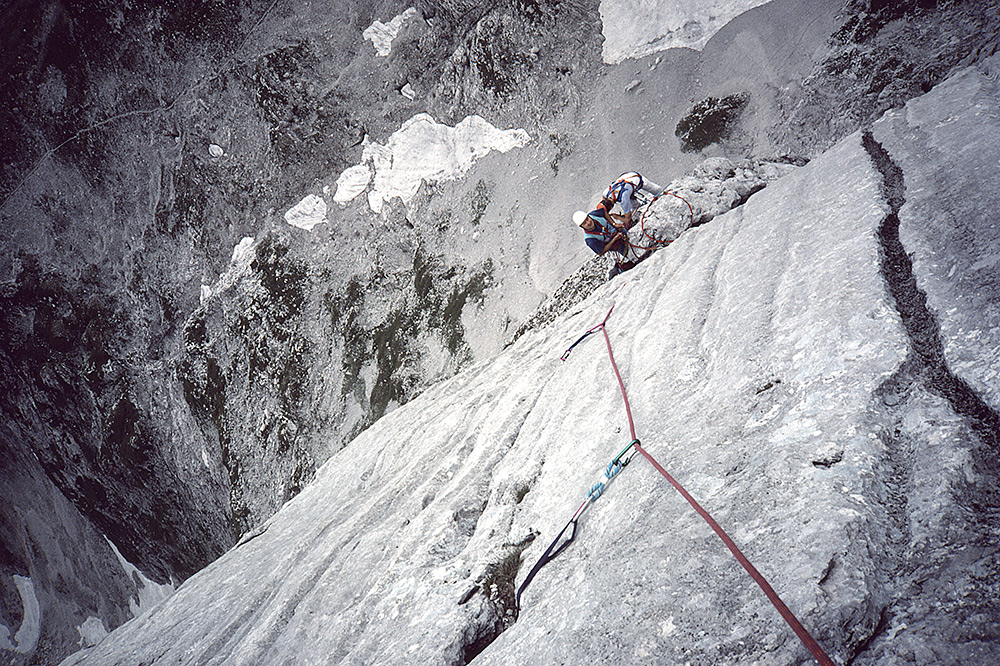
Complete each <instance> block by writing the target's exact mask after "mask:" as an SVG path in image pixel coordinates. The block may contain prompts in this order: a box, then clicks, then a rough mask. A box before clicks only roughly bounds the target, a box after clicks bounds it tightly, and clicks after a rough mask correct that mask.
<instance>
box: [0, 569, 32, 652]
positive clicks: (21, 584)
mask: <svg viewBox="0 0 1000 666" xmlns="http://www.w3.org/2000/svg"><path fill="white" fill-rule="evenodd" d="M14 585H16V586H17V591H18V593H19V594H20V595H21V606H22V608H23V609H24V616H23V619H22V620H21V628H20V629H18V630H17V633H16V634H14V640H13V642H12V641H11V640H10V628H9V627H7V626H6V625H3V624H0V648H2V649H4V650H11V651H13V652H20V653H21V654H28V653H29V652H32V651H33V650H34V649H35V646H36V645H38V637H39V636H41V633H42V622H41V620H42V613H41V608H40V606H39V605H38V597H37V596H35V584H34V583H33V582H32V581H31V578H28V577H27V576H17V575H15V576H14Z"/></svg>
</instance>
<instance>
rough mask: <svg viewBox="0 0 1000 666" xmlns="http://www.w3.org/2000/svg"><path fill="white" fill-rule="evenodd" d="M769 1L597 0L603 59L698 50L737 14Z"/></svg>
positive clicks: (616, 59) (614, 62)
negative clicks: (677, 50) (656, 0)
mask: <svg viewBox="0 0 1000 666" xmlns="http://www.w3.org/2000/svg"><path fill="white" fill-rule="evenodd" d="M767 2H769V0H674V1H673V2H651V1H649V0H601V8H600V12H601V22H602V24H603V26H604V28H603V33H604V50H603V58H604V62H606V63H608V64H611V65H616V64H618V63H620V62H622V61H624V60H627V59H629V58H642V57H643V56H647V55H649V54H651V53H656V52H657V51H664V50H666V49H670V48H675V47H686V48H689V49H695V50H698V51H700V50H701V49H702V48H703V47H704V46H705V44H706V43H707V42H708V40H709V39H711V38H712V35H714V34H715V33H717V32H718V31H719V30H721V29H722V27H723V26H725V25H726V24H727V23H729V22H730V21H732V20H733V19H734V18H736V17H737V16H739V15H740V14H742V13H744V12H746V11H748V10H750V9H753V8H754V7H757V6H760V5H763V4H767Z"/></svg>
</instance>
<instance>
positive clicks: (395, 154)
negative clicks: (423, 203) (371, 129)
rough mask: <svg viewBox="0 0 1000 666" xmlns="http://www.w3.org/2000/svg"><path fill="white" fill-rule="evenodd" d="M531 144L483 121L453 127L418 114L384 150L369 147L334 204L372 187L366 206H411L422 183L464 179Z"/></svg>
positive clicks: (340, 182)
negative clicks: (494, 155) (496, 154)
mask: <svg viewBox="0 0 1000 666" xmlns="http://www.w3.org/2000/svg"><path fill="white" fill-rule="evenodd" d="M366 139H367V137H366ZM530 141H531V137H530V136H529V135H528V133H527V132H525V131H524V130H523V129H509V130H501V129H497V128H496V127H494V126H493V125H491V124H490V123H488V122H487V121H486V120H484V119H483V118H480V117H479V116H468V117H466V118H465V119H463V120H462V121H461V122H459V123H458V124H457V125H455V126H454V127H451V126H449V125H444V124H442V123H438V122H436V121H435V120H434V119H433V118H432V117H431V116H430V115H429V114H426V113H420V114H417V115H416V116H414V117H412V118H410V119H409V120H407V121H406V122H405V123H403V126H402V127H400V128H399V129H398V130H397V131H396V132H394V133H393V134H392V135H391V136H390V137H389V140H388V141H387V142H386V144H385V145H384V146H383V145H382V144H380V143H378V142H375V141H371V142H368V141H366V143H365V147H364V151H363V153H362V158H361V159H362V163H361V164H359V165H356V166H353V167H349V168H348V169H346V170H345V171H344V172H343V173H342V174H341V175H340V177H339V178H337V191H336V192H335V193H334V197H333V198H334V201H336V202H338V203H346V202H348V201H350V200H352V199H353V198H354V197H356V196H357V195H359V194H361V193H362V192H364V191H365V190H366V189H367V188H368V184H369V183H371V182H372V181H374V183H373V186H372V189H371V191H369V192H368V203H369V206H370V207H371V209H372V210H373V211H374V212H376V213H379V212H381V211H382V205H383V204H384V203H385V201H386V200H388V199H390V198H392V197H399V198H400V199H402V200H403V203H407V202H409V201H410V200H411V199H412V198H413V197H414V195H416V193H417V190H418V189H419V188H420V183H421V182H423V181H431V182H436V181H444V180H454V179H457V178H461V177H462V176H464V175H465V174H466V173H467V172H468V170H469V168H470V167H471V166H472V165H473V164H474V163H475V162H476V161H477V160H478V159H479V158H481V157H483V156H484V155H486V154H487V153H489V152H491V151H494V150H498V151H500V152H502V153H505V152H507V151H508V150H512V149H514V148H520V147H522V146H525V145H527V144H528V142H530Z"/></svg>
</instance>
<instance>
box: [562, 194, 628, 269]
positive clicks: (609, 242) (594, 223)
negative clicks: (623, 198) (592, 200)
mask: <svg viewBox="0 0 1000 666" xmlns="http://www.w3.org/2000/svg"><path fill="white" fill-rule="evenodd" d="M613 205H614V202H613V201H612V200H610V199H602V200H601V202H600V203H599V204H597V208H595V209H594V210H592V211H590V212H589V213H584V212H583V211H582V210H578V211H576V212H575V213H574V214H573V221H574V222H575V223H576V224H578V225H579V226H580V228H581V229H583V236H584V241H585V242H586V243H587V247H589V248H590V249H591V250H593V251H594V252H596V253H597V254H599V255H604V254H607V253H608V252H615V253H617V255H618V256H616V257H615V267H614V268H613V269H612V271H611V275H610V276H609V277H614V276H615V275H617V274H618V273H620V272H622V271H627V270H628V269H630V268H632V267H633V266H635V263H636V262H633V261H627V260H626V258H627V256H628V250H629V244H628V230H629V229H630V228H631V227H632V226H634V225H635V223H634V222H631V221H629V222H616V221H615V218H616V217H617V218H621V217H622V216H620V215H612V213H611V212H610V211H611V207H612V206H613Z"/></svg>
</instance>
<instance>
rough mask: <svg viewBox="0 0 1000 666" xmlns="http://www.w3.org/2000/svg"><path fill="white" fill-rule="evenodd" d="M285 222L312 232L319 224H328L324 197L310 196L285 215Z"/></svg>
mask: <svg viewBox="0 0 1000 666" xmlns="http://www.w3.org/2000/svg"><path fill="white" fill-rule="evenodd" d="M285 222H287V223H288V224H290V225H292V226H293V227H298V228H299V229H305V230H306V231H312V230H313V227H315V226H316V225H317V224H323V223H324V222H326V202H325V201H323V197H320V196H317V195H315V194H308V195H306V197H305V198H304V199H302V201H300V202H298V203H297V204H295V205H294V206H292V207H291V208H290V209H288V212H286V213H285Z"/></svg>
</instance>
